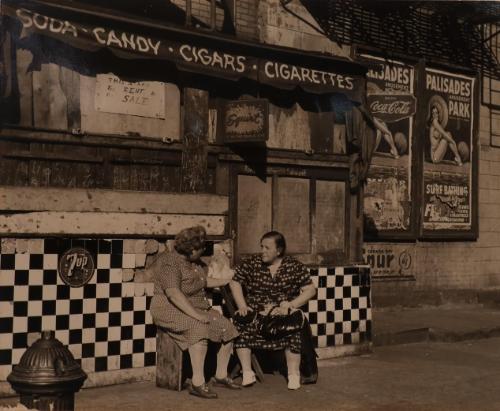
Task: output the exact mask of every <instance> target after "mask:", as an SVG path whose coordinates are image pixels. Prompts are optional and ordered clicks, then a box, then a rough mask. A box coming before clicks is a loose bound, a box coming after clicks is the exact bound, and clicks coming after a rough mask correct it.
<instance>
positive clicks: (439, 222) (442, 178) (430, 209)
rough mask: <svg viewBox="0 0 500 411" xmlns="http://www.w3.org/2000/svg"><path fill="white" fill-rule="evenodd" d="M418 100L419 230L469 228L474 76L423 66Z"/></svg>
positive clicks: (470, 220) (470, 218)
mask: <svg viewBox="0 0 500 411" xmlns="http://www.w3.org/2000/svg"><path fill="white" fill-rule="evenodd" d="M423 96H424V97H423V98H424V99H425V103H426V104H425V107H426V110H427V112H426V124H425V133H423V134H422V135H423V136H424V144H423V149H424V166H423V193H424V197H423V204H422V213H423V216H422V219H423V220H422V221H423V228H424V230H426V231H434V230H469V229H470V228H471V225H472V215H471V209H472V158H473V152H472V151H473V147H474V146H473V120H474V119H473V113H474V110H473V101H474V100H473V96H474V78H470V77H466V76H462V75H459V74H453V73H449V72H445V71H440V70H434V69H429V68H427V69H426V71H425V91H424V95H423Z"/></svg>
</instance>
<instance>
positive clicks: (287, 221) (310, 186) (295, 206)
mask: <svg viewBox="0 0 500 411" xmlns="http://www.w3.org/2000/svg"><path fill="white" fill-rule="evenodd" d="M315 171H316V172H315ZM299 174H300V175H299ZM236 197H237V200H236V204H237V217H236V228H237V230H236V232H237V254H238V255H239V256H240V257H241V256H243V255H248V254H252V253H257V252H259V251H260V238H261V236H262V234H264V233H265V232H267V231H269V230H277V231H280V232H282V233H283V234H284V236H285V238H286V240H287V252H288V253H289V254H293V255H297V256H301V259H302V260H303V261H304V262H307V263H310V264H320V263H325V262H335V263H339V262H340V260H344V259H345V249H346V183H345V180H343V179H339V178H338V176H335V175H328V172H325V171H324V170H321V172H318V170H303V169H302V170H290V169H276V170H274V172H271V173H267V174H266V175H265V176H264V177H262V176H259V177H258V176H256V175H250V174H238V175H237V190H236Z"/></svg>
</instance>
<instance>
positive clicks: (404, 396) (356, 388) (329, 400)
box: [0, 338, 500, 411]
mask: <svg viewBox="0 0 500 411" xmlns="http://www.w3.org/2000/svg"><path fill="white" fill-rule="evenodd" d="M499 346H500V338H488V339H482V340H473V341H462V342H456V343H452V344H450V343H437V342H425V343H417V344H403V345H392V346H385V347H375V349H374V352H373V353H372V354H367V355H362V356H357V357H344V358H337V359H331V360H324V361H321V362H320V369H319V380H318V383H317V384H316V385H307V386H303V387H302V388H301V389H300V390H298V391H289V390H287V387H286V381H285V379H284V378H283V377H281V376H278V375H268V374H266V379H265V382H264V383H262V384H261V383H257V384H256V385H254V386H253V387H251V388H245V389H242V390H237V391H236V390H228V389H225V388H218V389H217V392H218V394H219V399H217V400H204V399H199V398H196V397H193V396H191V395H189V394H188V393H187V392H186V391H182V392H176V391H168V390H165V389H160V388H157V387H156V386H155V384H154V382H152V381H147V382H140V383H132V384H123V385H114V386H110V387H104V388H91V389H85V390H82V391H80V392H78V393H77V394H76V398H75V402H76V409H75V411H94V410H95V411H97V410H99V411H112V410H120V411H142V410H144V411H174V410H175V411H192V410H196V411H204V410H210V411H214V410H217V411H235V410H236V411H262V410H269V411H275V410H283V411H285V410H286V411H306V410H307V411H315V410H335V411H361V410H363V411H414V410H417V411H430V410H433V411H434V410H435V411H448V410H450V411H451V410H453V411H457V410H459V411H460V410H462V411H466V410H467V411H472V410H474V411H477V410H482V411H490V410H491V411H493V410H499V409H500V390H499V389H498V387H499V385H500V350H499V348H498V347H499ZM16 401H17V399H15V398H13V399H10V402H7V399H4V400H0V408H1V407H2V405H7V404H11V405H14V404H15V403H16Z"/></svg>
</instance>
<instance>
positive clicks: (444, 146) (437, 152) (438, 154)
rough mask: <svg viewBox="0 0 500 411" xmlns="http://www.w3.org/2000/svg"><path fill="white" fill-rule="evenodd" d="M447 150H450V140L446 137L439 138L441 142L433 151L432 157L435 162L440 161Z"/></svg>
mask: <svg viewBox="0 0 500 411" xmlns="http://www.w3.org/2000/svg"><path fill="white" fill-rule="evenodd" d="M446 150H448V142H447V141H446V140H444V139H441V140H439V143H438V144H437V145H436V146H435V147H434V150H433V151H432V152H431V158H432V162H433V163H440V162H441V161H442V160H443V158H444V155H445V154H446Z"/></svg>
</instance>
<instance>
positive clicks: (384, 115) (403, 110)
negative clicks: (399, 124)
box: [367, 94, 417, 123]
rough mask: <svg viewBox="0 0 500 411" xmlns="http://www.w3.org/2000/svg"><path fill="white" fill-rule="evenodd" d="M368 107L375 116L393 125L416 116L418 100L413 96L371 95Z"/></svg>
mask: <svg viewBox="0 0 500 411" xmlns="http://www.w3.org/2000/svg"><path fill="white" fill-rule="evenodd" d="M367 100H368V107H369V109H370V112H371V113H372V114H373V116H375V117H377V118H380V119H381V120H383V121H385V122H386V123H393V122H395V121H399V120H402V119H403V118H407V117H410V116H412V115H413V114H415V110H416V106H417V100H416V98H415V97H414V96H412V95H411V94H369V95H368V96H367Z"/></svg>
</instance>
